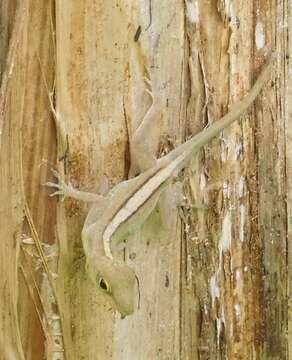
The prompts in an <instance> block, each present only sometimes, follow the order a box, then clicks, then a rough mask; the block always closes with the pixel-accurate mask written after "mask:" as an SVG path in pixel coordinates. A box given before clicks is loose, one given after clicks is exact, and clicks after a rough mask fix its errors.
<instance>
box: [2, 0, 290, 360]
mask: <svg viewBox="0 0 292 360" xmlns="http://www.w3.org/2000/svg"><path fill="white" fill-rule="evenodd" d="M0 9H1V13H0V24H1V29H3V30H2V32H1V35H0V49H1V50H2V51H1V54H0V70H1V92H0V96H1V97H0V146H1V153H0V154H1V155H0V166H1V167H0V184H1V187H0V188H1V189H2V191H1V193H0V196H1V200H2V201H1V203H2V206H1V217H0V232H1V235H0V236H1V242H0V259H1V260H0V269H1V270H0V271H1V277H0V289H1V294H2V296H1V302H0V312H1V319H2V320H1V327H0V350H1V351H0V360H2V359H3V360H7V359H8V360H10V359H17V360H18V359H41V358H46V359H49V360H61V359H67V360H73V359H76V360H77V359H86V360H87V359H90V360H91V359H119V360H120V359H127V360H129V359H163V360H164V359H182V360H185V359H289V354H290V356H291V353H292V340H291V339H292V330H291V328H292V327H291V319H292V316H291V300H289V299H291V298H292V294H291V289H292V282H291V275H290V274H291V271H289V270H290V269H291V264H292V257H291V245H290V242H291V241H290V242H289V240H291V233H292V230H291V223H292V221H291V218H292V210H291V202H292V195H291V193H292V190H291V186H290V183H289V179H290V178H291V176H292V164H291V160H290V159H292V153H291V144H290V143H289V140H290V139H291V136H292V127H291V124H289V116H290V113H291V111H292V110H291V109H290V108H291V103H292V92H291V84H290V82H291V79H290V78H291V69H290V66H291V65H290V59H289V56H290V49H291V47H292V45H291V44H290V41H291V40H290V37H289V35H290V33H291V32H290V31H289V30H291V26H292V25H291V24H292V21H291V11H292V8H291V4H290V2H288V1H282V2H277V3H276V2H266V1H257V2H256V1H251V0H247V1H244V2H242V1H239V0H233V1H232V2H229V1H223V0H217V1H215V0H212V1H210V0H209V1H207V0H198V1H195V0H185V1H176V0H168V1H165V0H161V1H158V0H157V1H154V0H149V1H111V0H108V1H102V0H75V1H71V2H69V1H53V0H51V1H45V0H38V1H35V0H26V1H16V0H9V1H8V0H2V1H1V2H0ZM289 45H290V46H289ZM271 49H272V50H276V51H277V61H276V64H275V66H274V69H273V72H272V73H271V76H270V79H269V81H268V82H267V83H266V85H265V87H264V90H263V91H262V92H261V94H260V96H259V97H258V98H257V100H256V102H255V104H254V105H253V106H252V107H251V108H250V109H249V111H248V112H247V113H246V114H245V115H244V116H243V117H242V118H241V119H240V121H238V122H236V123H235V124H234V125H232V126H231V127H230V128H228V129H227V130H225V131H224V132H222V134H221V135H220V136H219V137H217V138H216V139H214V140H213V141H211V142H210V143H209V144H208V146H206V147H205V148H204V149H203V150H202V151H200V153H199V154H197V155H196V156H194V159H193V160H192V161H191V163H190V164H189V166H188V168H187V169H185V170H184V171H183V172H182V173H181V174H180V176H179V177H178V178H177V179H175V180H174V182H173V184H172V185H171V186H170V188H169V189H167V192H166V195H165V201H167V205H168V209H169V213H168V214H167V217H168V221H167V224H166V226H165V224H164V226H163V224H162V221H161V217H160V214H159V213H158V211H154V213H153V214H152V215H151V216H150V218H149V219H148V220H147V222H146V223H145V224H144V226H143V228H142V229H141V230H139V231H138V232H137V233H136V234H135V235H134V236H132V237H131V238H130V239H129V241H128V243H127V246H126V250H125V253H123V254H121V256H124V257H125V261H126V262H127V263H128V264H129V265H130V266H131V267H132V268H133V269H134V270H135V272H136V274H137V275H138V278H139V282H140V294H141V299H140V306H139V308H138V306H137V309H136V311H135V313H134V314H133V315H132V316H129V317H127V318H126V319H124V320H121V319H120V316H119V315H118V314H117V313H116V312H115V311H114V309H112V308H111V306H110V305H109V303H108V302H107V300H106V299H105V298H104V297H103V295H102V294H100V293H98V292H97V290H96V289H95V288H94V287H93V286H92V283H91V282H90V281H89V279H88V278H87V275H86V273H85V266H84V265H85V259H84V255H83V250H82V244H81V236H80V234H81V230H82V226H83V223H84V219H85V216H86V214H87V212H88V209H89V206H88V205H87V204H84V203H81V202H79V201H76V200H72V199H66V200H65V201H64V202H61V201H58V199H57V198H50V197H49V196H48V195H49V194H50V190H49V189H48V188H46V187H44V186H42V184H43V183H45V182H46V181H53V175H52V174H51V170H50V169H51V168H57V169H58V171H59V172H60V174H61V176H62V178H64V179H66V181H71V182H72V184H73V185H74V187H77V188H80V189H83V190H88V191H91V192H98V191H104V190H105V188H106V187H108V188H112V187H113V186H114V185H116V184H118V183H119V182H121V181H122V180H124V179H126V178H127V177H128V172H129V168H130V165H131V159H130V151H129V142H130V140H131V137H132V135H133V132H134V131H135V129H136V128H137V127H138V126H139V124H140V122H141V120H142V118H143V116H144V114H145V112H146V111H147V109H148V108H149V106H150V105H151V101H150V100H151V99H150V98H149V96H148V95H147V93H146V89H145V84H144V79H143V75H144V74H143V72H142V71H141V68H142V67H143V68H145V69H147V71H148V72H149V74H150V78H151V82H152V87H153V93H154V97H157V96H158V95H159V96H160V97H161V99H162V109H161V110H162V118H161V119H157V123H156V124H155V126H157V129H158V130H159V132H160V138H159V140H160V142H159V149H158V151H157V155H158V156H161V155H162V154H165V153H167V152H169V151H171V150H172V149H173V148H175V147H176V146H178V145H179V144H180V143H182V142H184V141H185V140H186V139H188V138H190V137H191V136H192V135H193V134H196V133H197V132H199V131H200V130H202V129H203V128H204V127H205V126H207V125H208V124H211V123H213V122H215V121H216V120H217V119H218V118H220V117H221V116H222V115H224V114H225V113H226V112H228V111H229V109H230V107H231V105H232V104H234V103H235V102H236V101H238V100H239V99H241V98H242V97H244V95H246V94H247V93H248V91H249V89H250V88H251V86H252V84H253V83H254V81H255V79H256V77H257V75H258V74H259V72H260V69H261V67H262V65H263V63H264V61H265V57H266V56H267V54H268V52H269V51H270V50H271ZM289 70H290V71H289ZM54 108H55V109H56V113H55V120H54V116H53V113H54ZM177 194H183V196H181V197H180V204H179V206H178V207H177V206H176V199H175V198H178V197H179V196H177ZM289 305H290V306H289ZM287 334H288V336H287Z"/></svg>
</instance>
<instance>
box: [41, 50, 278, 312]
mask: <svg viewBox="0 0 292 360" xmlns="http://www.w3.org/2000/svg"><path fill="white" fill-rule="evenodd" d="M272 58H273V57H271V58H270V59H269V60H268V61H267V63H266V64H265V65H264V67H263V70H262V72H261V73H260V75H259V77H258V79H257V81H256V82H255V84H254V86H253V87H252V89H251V90H250V92H249V94H248V95H247V96H246V97H245V98H244V99H243V100H241V101H239V102H238V103H236V104H235V105H234V106H233V108H232V110H231V111H230V112H229V113H228V114H226V115H225V116H223V117H222V118H221V119H220V120H218V121H216V122H215V123H213V124H212V125H211V126H209V127H208V128H206V129H205V130H203V131H201V132H200V133H198V134H197V135H195V136H194V137H192V138H191V139H190V140H188V141H186V142H185V143H183V144H181V145H180V146H178V147H177V148H175V149H174V150H172V151H171V152H170V153H169V154H167V155H165V156H163V157H161V158H160V159H158V160H157V159H156V158H155V156H154V154H153V150H152V149H151V146H149V144H147V142H146V143H145V140H144V141H143V138H146V137H147V136H146V134H147V132H145V131H146V129H148V130H149V126H151V123H152V122H153V119H154V118H155V117H156V116H157V114H158V113H159V111H160V109H161V104H160V103H159V101H156V100H155V99H154V100H153V102H152V105H151V107H150V109H149V110H148V112H147V113H146V115H145V117H144V118H143V120H142V123H141V125H140V126H139V127H138V129H137V130H136V132H135V133H134V135H133V139H132V141H131V156H133V158H134V159H135V160H136V162H137V164H138V166H139V168H140V171H141V173H140V175H138V176H137V177H135V178H132V179H130V180H126V181H122V182H121V183H119V184H118V185H116V186H115V187H114V188H113V189H112V190H110V191H109V192H108V194H107V195H106V196H102V195H98V194H92V193H87V192H83V191H78V190H76V189H74V188H73V187H72V186H71V185H70V184H69V185H66V183H65V182H64V181H62V179H61V178H60V176H59V175H58V173H56V172H55V176H56V177H57V178H58V181H59V182H58V183H51V182H49V183H47V184H46V185H47V186H51V187H54V188H57V191H55V192H54V193H53V194H51V196H54V195H63V196H64V197H67V196H69V197H73V198H75V199H78V200H84V201H88V202H93V205H92V207H91V209H90V211H89V213H88V215H87V218H86V220H85V223H84V226H83V230H82V235H81V236H82V243H83V247H84V252H85V256H86V271H87V273H88V275H89V277H90V278H91V279H92V281H93V283H94V284H95V286H96V287H97V289H99V290H101V291H102V292H103V293H104V294H106V295H107V296H108V297H109V298H111V300H112V301H113V302H114V305H115V307H116V309H117V310H118V311H119V312H120V314H121V315H122V317H124V316H126V315H129V314H132V313H133V311H134V299H135V281H136V278H135V273H134V271H133V270H132V269H131V268H130V267H128V266H127V265H126V264H125V263H124V262H123V261H121V260H118V259H116V258H115V257H114V256H113V250H114V249H115V248H116V246H117V245H118V244H119V243H120V242H121V241H124V240H125V239H127V237H128V236H129V235H130V234H132V233H134V232H135V231H136V230H137V229H138V228H139V227H141V225H142V224H143V223H144V222H145V221H146V219H147V218H148V217H149V215H150V214H151V212H152V211H153V209H154V208H155V206H156V204H157V202H158V199H159V197H160V195H161V193H162V192H163V190H164V189H165V187H166V186H167V184H169V183H170V181H171V179H172V178H173V177H174V176H176V175H177V174H178V172H179V171H180V170H181V169H182V168H184V167H185V166H186V164H187V162H188V161H189V159H190V158H191V157H192V156H193V154H194V153H195V152H197V151H198V150H199V149H200V148H202V147H203V146H204V145H206V144H207V143H208V142H209V141H210V140H211V139H212V138H213V137H215V136H216V135H218V134H219V133H220V132H221V131H222V130H223V129H224V128H226V127H227V126H229V125H230V124H231V123H232V122H234V121H235V120H236V119H238V118H239V117H240V116H241V115H242V114H243V113H244V112H245V111H246V110H247V109H248V107H249V106H250V105H251V104H252V103H253V101H254V100H255V98H256V96H257V95H258V93H259V92H260V90H261V88H262V87H263V85H264V83H265V81H266V79H267V77H268V74H269V73H270V70H271V66H272ZM146 141H147V140H146Z"/></svg>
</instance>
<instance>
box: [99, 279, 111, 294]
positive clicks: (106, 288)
mask: <svg viewBox="0 0 292 360" xmlns="http://www.w3.org/2000/svg"><path fill="white" fill-rule="evenodd" d="M98 284H99V287H100V288H101V289H102V290H104V291H106V292H109V290H110V286H109V284H108V282H107V281H106V280H105V279H104V278H100V279H99V283H98Z"/></svg>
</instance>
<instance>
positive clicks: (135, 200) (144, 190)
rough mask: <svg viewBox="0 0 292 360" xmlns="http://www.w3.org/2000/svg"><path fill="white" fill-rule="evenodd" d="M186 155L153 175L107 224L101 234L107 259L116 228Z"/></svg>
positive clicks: (166, 177) (111, 257) (169, 174)
mask: <svg viewBox="0 0 292 360" xmlns="http://www.w3.org/2000/svg"><path fill="white" fill-rule="evenodd" d="M185 157H186V153H182V154H181V155H179V156H178V157H177V158H176V159H175V160H173V161H171V162H170V163H169V164H168V165H167V166H166V167H165V168H162V169H161V170H160V171H158V173H156V174H154V175H153V176H152V177H151V178H150V179H149V180H148V181H147V182H146V183H145V184H144V185H143V186H142V187H141V188H140V189H139V190H138V191H136V193H135V194H134V195H133V196H132V197H131V198H130V199H129V200H128V201H127V202H126V203H125V205H124V206H123V207H122V208H121V209H120V210H119V211H118V212H117V213H116V215H115V216H114V218H113V220H112V221H111V222H110V223H109V224H108V226H107V227H106V229H105V231H104V233H103V246H104V252H105V255H106V256H107V257H109V258H110V259H113V255H112V251H111V237H112V236H113V234H114V233H115V231H116V230H117V228H118V227H119V226H120V225H121V224H122V223H123V222H124V221H126V220H127V219H128V218H129V217H131V215H132V214H134V213H135V212H136V211H137V209H138V208H139V207H140V206H141V205H142V204H144V203H145V202H146V201H147V200H148V199H149V198H150V197H151V195H152V194H153V193H154V192H155V191H156V190H157V189H158V188H159V186H160V185H161V184H162V183H164V182H165V181H166V180H167V179H169V178H170V177H171V175H172V174H173V172H174V171H175V170H176V168H177V166H178V165H179V164H180V163H181V162H182V161H183V160H184V159H185Z"/></svg>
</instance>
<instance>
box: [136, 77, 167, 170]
mask: <svg viewBox="0 0 292 360" xmlns="http://www.w3.org/2000/svg"><path fill="white" fill-rule="evenodd" d="M144 82H145V86H146V92H147V93H148V94H149V96H150V97H151V100H152V104H151V106H150V107H149V109H148V111H147V112H146V114H145V116H144V117H143V119H142V121H141V123H140V125H139V126H138V128H137V129H136V131H135V132H134V134H133V137H132V139H131V141H130V153H131V168H130V173H129V175H130V177H133V176H135V175H137V173H140V172H143V171H146V170H147V169H149V168H151V167H153V166H155V165H156V162H157V159H156V153H157V150H158V144H159V128H160V126H159V123H160V117H161V112H162V102H161V99H160V96H159V94H157V96H156V95H154V94H153V92H152V85H151V81H150V80H149V78H147V77H144Z"/></svg>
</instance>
